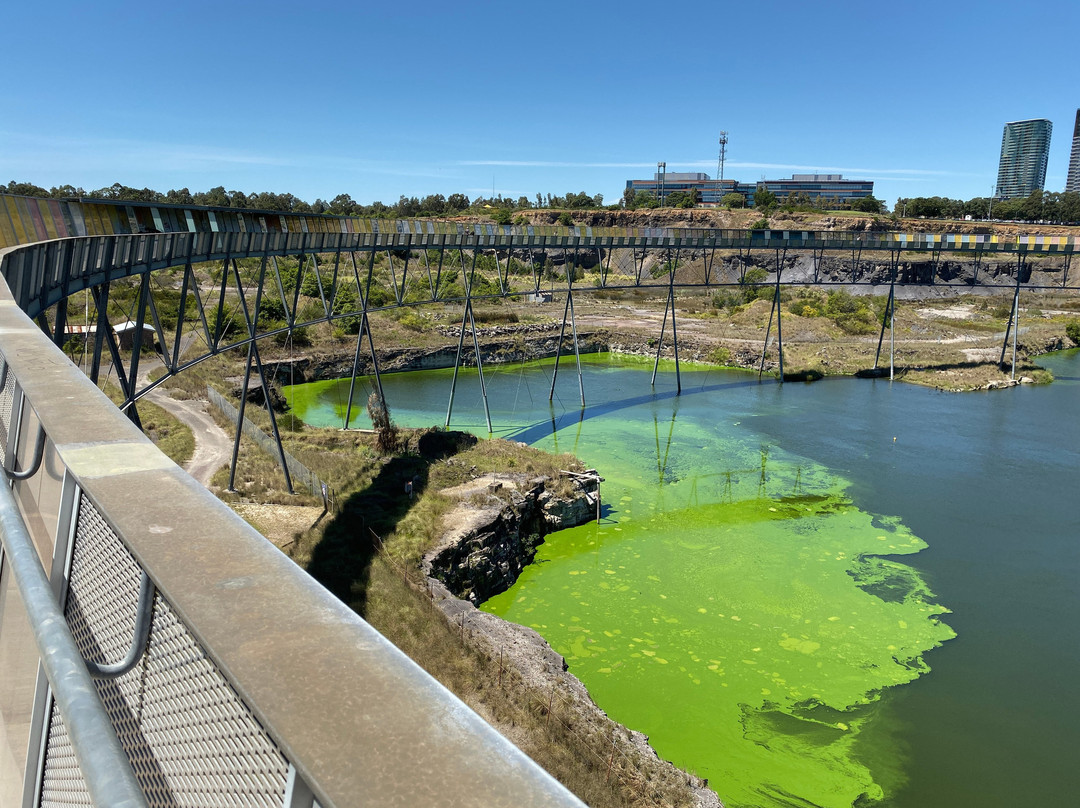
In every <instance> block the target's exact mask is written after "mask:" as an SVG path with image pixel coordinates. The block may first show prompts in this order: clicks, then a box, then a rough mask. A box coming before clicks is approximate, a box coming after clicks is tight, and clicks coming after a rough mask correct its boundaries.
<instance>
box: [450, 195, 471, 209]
mask: <svg viewBox="0 0 1080 808" xmlns="http://www.w3.org/2000/svg"><path fill="white" fill-rule="evenodd" d="M446 207H447V209H448V210H450V211H452V212H455V213H456V212H458V211H462V210H467V209H468V207H469V197H467V196H465V194H450V196H448V197H447V198H446Z"/></svg>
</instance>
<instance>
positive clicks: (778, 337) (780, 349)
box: [774, 249, 787, 384]
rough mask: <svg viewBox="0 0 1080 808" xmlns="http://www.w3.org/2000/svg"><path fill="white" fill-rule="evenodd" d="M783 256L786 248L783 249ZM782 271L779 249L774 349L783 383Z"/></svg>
mask: <svg viewBox="0 0 1080 808" xmlns="http://www.w3.org/2000/svg"><path fill="white" fill-rule="evenodd" d="M784 255H785V257H786V256H787V249H785V250H784ZM783 271H784V265H783V261H782V260H781V258H780V250H777V251H776V294H775V295H774V297H775V298H776V349H777V355H778V356H779V357H780V384H783V383H784V332H783V329H782V327H781V325H780V323H781V322H782V320H783V318H782V317H781V316H780V274H781V273H782V272H783Z"/></svg>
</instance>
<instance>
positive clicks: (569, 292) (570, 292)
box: [548, 284, 574, 401]
mask: <svg viewBox="0 0 1080 808" xmlns="http://www.w3.org/2000/svg"><path fill="white" fill-rule="evenodd" d="M573 298H574V287H573V286H570V285H569V284H567V287H566V305H565V306H564V307H563V315H562V327H561V328H560V329H559V341H558V342H557V343H555V369H554V370H553V371H552V372H551V390H550V391H548V401H551V400H553V399H554V398H555V379H556V378H558V376H559V357H560V356H562V341H563V335H565V334H566V316H567V315H568V314H569V313H570V301H571V300H573Z"/></svg>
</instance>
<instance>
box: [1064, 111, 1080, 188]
mask: <svg viewBox="0 0 1080 808" xmlns="http://www.w3.org/2000/svg"><path fill="white" fill-rule="evenodd" d="M1065 190H1066V191H1072V192H1073V193H1077V194H1080V109H1078V110H1076V123H1075V124H1074V125H1073V145H1072V155H1071V156H1070V157H1069V174H1068V176H1067V177H1066V178H1065Z"/></svg>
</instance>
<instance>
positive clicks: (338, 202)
mask: <svg viewBox="0 0 1080 808" xmlns="http://www.w3.org/2000/svg"><path fill="white" fill-rule="evenodd" d="M330 212H331V213H333V214H334V215H336V216H349V215H351V214H354V213H356V203H355V202H354V201H353V198H352V197H351V196H349V195H348V194H338V195H337V196H335V197H334V198H333V199H331V200H330Z"/></svg>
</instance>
